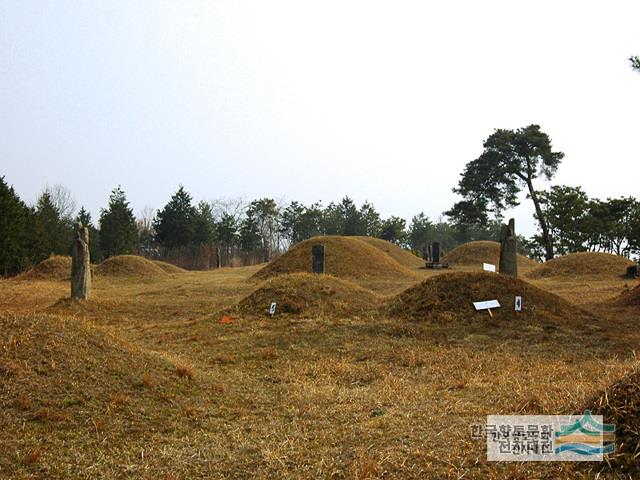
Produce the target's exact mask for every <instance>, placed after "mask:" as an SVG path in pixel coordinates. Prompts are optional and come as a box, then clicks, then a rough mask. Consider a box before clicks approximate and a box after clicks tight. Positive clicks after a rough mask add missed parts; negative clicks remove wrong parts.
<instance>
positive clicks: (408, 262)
mask: <svg viewBox="0 0 640 480" xmlns="http://www.w3.org/2000/svg"><path fill="white" fill-rule="evenodd" d="M354 238H357V239H358V240H362V241H363V242H367V243H368V244H369V245H372V246H374V247H376V248H377V249H378V250H382V251H383V252H384V253H386V254H387V255H389V256H390V257H391V258H393V259H394V260H395V261H396V262H398V263H399V264H400V265H404V266H405V267H409V268H414V267H422V266H424V260H423V259H422V258H420V257H416V256H415V255H414V254H413V253H411V252H409V251H408V250H405V249H404V248H401V247H399V246H397V245H394V244H393V243H391V242H387V241H386V240H382V239H381V238H374V237H354Z"/></svg>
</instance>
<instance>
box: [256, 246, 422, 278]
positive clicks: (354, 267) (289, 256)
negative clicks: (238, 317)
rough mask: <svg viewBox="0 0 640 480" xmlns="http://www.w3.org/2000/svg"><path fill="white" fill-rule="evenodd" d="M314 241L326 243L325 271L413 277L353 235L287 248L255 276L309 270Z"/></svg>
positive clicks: (339, 274) (340, 275)
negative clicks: (285, 251)
mask: <svg viewBox="0 0 640 480" xmlns="http://www.w3.org/2000/svg"><path fill="white" fill-rule="evenodd" d="M317 243H321V244H323V245H324V246H325V273H327V274H329V275H333V276H334V277H338V278H347V279H350V280H355V281H363V280H364V281H366V280H385V281H389V280H391V281H407V280H416V279H417V277H416V274H415V273H414V272H412V271H411V270H409V269H408V268H407V267H405V266H404V265H401V264H399V263H398V262H397V261H396V260H394V259H393V258H392V257H390V256H389V255H388V254H386V253H385V252H383V251H381V250H380V249H379V248H377V247H374V246H372V245H369V243H367V242H365V241H363V240H360V239H358V238H355V237H337V236H335V237H334V236H326V237H314V238H311V239H309V240H305V241H304V242H301V243H299V244H297V245H294V246H293V247H291V249H289V251H288V252H287V253H285V254H284V255H281V256H280V257H278V258H276V259H275V260H274V261H273V262H271V263H269V264H268V265H267V266H265V267H264V268H263V269H261V270H260V271H258V272H257V273H256V274H255V275H254V278H255V279H257V280H266V279H269V278H273V277H275V276H278V275H282V274H285V273H298V272H306V273H311V271H312V270H311V247H312V246H313V245H315V244H317Z"/></svg>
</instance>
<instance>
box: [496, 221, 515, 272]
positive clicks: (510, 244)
mask: <svg viewBox="0 0 640 480" xmlns="http://www.w3.org/2000/svg"><path fill="white" fill-rule="evenodd" d="M499 271H500V273H505V274H507V275H511V276H512V277H517V276H518V243H517V237H516V222H515V220H514V219H513V218H511V219H510V220H509V224H508V225H506V224H502V227H501V229H500V270H499Z"/></svg>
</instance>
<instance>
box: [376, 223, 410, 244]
mask: <svg viewBox="0 0 640 480" xmlns="http://www.w3.org/2000/svg"><path fill="white" fill-rule="evenodd" d="M406 224H407V222H406V220H405V219H404V218H400V217H395V216H392V217H390V218H387V219H386V220H384V221H383V222H382V227H381V229H380V238H382V239H383V240H386V241H388V242H391V243H395V244H396V245H404V244H405V243H406V232H405V227H406Z"/></svg>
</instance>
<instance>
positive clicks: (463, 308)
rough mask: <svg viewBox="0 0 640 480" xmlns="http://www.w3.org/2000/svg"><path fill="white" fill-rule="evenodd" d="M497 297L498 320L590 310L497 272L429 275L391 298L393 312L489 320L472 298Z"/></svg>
mask: <svg viewBox="0 0 640 480" xmlns="http://www.w3.org/2000/svg"><path fill="white" fill-rule="evenodd" d="M516 295H519V296H521V297H522V312H520V313H518V314H516V312H515V311H514V302H515V296H516ZM485 300H498V301H499V302H500V308H498V309H495V310H492V312H493V315H494V318H495V319H496V320H500V319H505V320H515V321H519V322H529V321H531V320H536V321H538V320H539V321H546V320H553V321H556V322H560V323H567V321H572V322H573V321H579V320H581V319H586V318H590V316H589V314H587V313H586V312H584V311H583V310H581V309H579V308H577V307H575V306H574V305H572V304H570V303H569V302H567V301H566V300H563V299H562V298H560V297H558V296H556V295H554V294H552V293H549V292H546V291H544V290H541V289H540V288H538V287H535V286H533V285H531V284H529V283H527V282H524V281H522V280H520V279H518V278H512V277H510V276H508V275H500V274H496V273H485V272H477V273H475V272H474V273H466V272H454V273H445V274H441V275H437V276H435V277H431V278H428V279H427V280H425V281H423V282H422V283H419V284H417V285H415V286H413V287H410V288H408V289H407V290H405V291H404V292H402V293H400V294H399V295H397V296H395V297H393V298H392V299H391V300H390V301H389V302H388V309H389V312H390V314H391V315H392V316H399V317H403V318H409V319H413V320H430V319H435V320H445V321H449V320H451V321H462V320H478V319H480V320H487V319H488V318H489V316H488V313H487V312H486V311H476V310H475V308H474V306H473V302H480V301H485Z"/></svg>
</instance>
